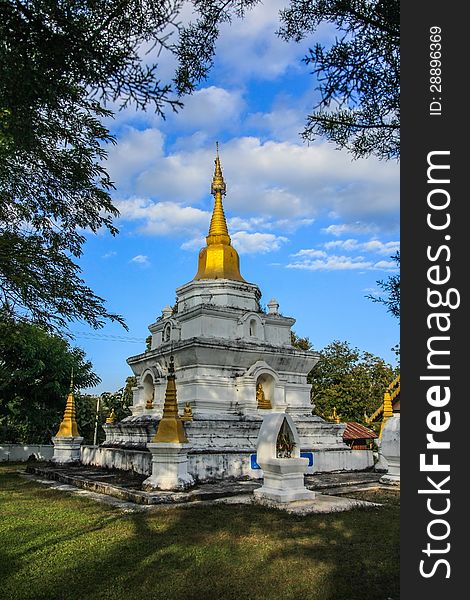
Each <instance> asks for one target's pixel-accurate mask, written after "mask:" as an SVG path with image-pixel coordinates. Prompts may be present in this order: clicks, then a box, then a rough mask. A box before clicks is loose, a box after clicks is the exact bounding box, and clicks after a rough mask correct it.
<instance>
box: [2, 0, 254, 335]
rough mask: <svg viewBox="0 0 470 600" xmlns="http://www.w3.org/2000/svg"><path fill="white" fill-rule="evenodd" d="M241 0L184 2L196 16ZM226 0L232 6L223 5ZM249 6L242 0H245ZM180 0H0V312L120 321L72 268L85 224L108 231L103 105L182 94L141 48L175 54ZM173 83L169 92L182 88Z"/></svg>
mask: <svg viewBox="0 0 470 600" xmlns="http://www.w3.org/2000/svg"><path fill="white" fill-rule="evenodd" d="M245 3H246V2H243V1H242V0H240V1H239V2H236V3H227V2H225V3H224V2H220V1H219V0H212V1H211V0H205V1H202V2H200V1H198V0H194V1H193V4H194V6H195V8H196V9H197V10H198V11H199V12H200V13H201V15H203V17H204V15H206V14H210V15H215V14H216V15H217V18H220V19H225V16H224V15H225V14H226V13H228V12H233V11H234V10H237V7H236V6H235V5H240V6H242V5H243V4H245ZM229 4H230V6H228V5H229ZM248 4H249V2H248ZM182 6H183V2H182V0H61V2H52V1H51V0H1V2H0V39H1V40H2V43H1V44H0V63H1V65H2V73H1V79H0V290H1V294H0V309H2V310H3V311H4V312H5V313H8V314H9V316H10V318H30V319H33V320H34V321H35V322H37V323H39V324H41V325H43V326H49V327H53V328H54V327H55V328H61V327H63V326H65V325H66V324H67V323H68V322H70V321H72V320H76V319H83V320H85V321H86V322H87V323H89V324H90V325H91V326H92V327H99V326H101V325H103V323H104V321H105V320H106V319H111V320H116V321H119V322H121V323H123V320H122V318H121V317H120V316H119V315H116V314H113V313H111V312H109V311H108V309H107V308H106V307H105V304H104V300H103V299H102V298H100V297H99V296H97V295H96V294H94V292H93V291H92V290H91V289H90V288H89V287H88V286H87V285H86V284H85V282H84V281H83V279H82V278H81V276H80V268H79V266H78V265H77V264H76V259H77V258H78V257H80V255H81V254H82V251H83V244H84V242H85V237H84V235H83V232H84V230H88V231H91V232H93V233H96V232H97V231H98V230H99V229H100V228H104V229H107V230H108V231H109V232H110V233H111V234H112V235H115V234H116V233H117V230H116V228H115V227H114V225H113V223H112V219H113V217H116V216H117V215H118V211H117V210H116V208H115V207H114V206H113V204H112V200H111V196H110V191H111V189H112V188H113V184H112V182H111V181H110V178H109V176H108V174H107V172H106V170H105V167H104V166H103V159H104V158H105V157H106V151H105V146H106V144H109V143H114V142H115V140H114V138H113V137H112V136H111V135H110V132H109V131H108V129H107V127H106V126H105V125H104V124H103V119H104V118H106V117H110V116H111V115H112V111H111V110H110V109H109V105H110V103H114V106H116V107H118V108H122V107H125V106H128V105H134V106H136V107H138V108H140V109H145V108H147V107H151V108H152V109H153V110H155V111H156V112H157V113H158V114H160V115H162V116H164V113H165V110H166V109H170V110H171V109H173V110H176V109H178V108H179V107H180V106H181V105H182V103H181V100H180V99H179V98H178V97H177V96H176V95H175V94H173V93H172V88H171V82H170V83H168V82H161V81H160V79H159V75H158V63H157V60H151V58H150V57H149V55H148V51H149V50H152V49H153V50H154V51H155V53H156V51H157V50H168V51H169V52H176V47H175V45H174V44H173V43H171V42H172V38H171V37H170V36H171V33H172V32H175V31H177V30H178V28H179V23H178V21H177V18H178V14H179V12H180V10H181V8H182ZM184 88H185V85H184V82H183V80H181V81H180V83H179V88H178V89H179V92H180V93H182V92H183V91H184Z"/></svg>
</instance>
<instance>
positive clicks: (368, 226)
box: [322, 221, 379, 237]
mask: <svg viewBox="0 0 470 600" xmlns="http://www.w3.org/2000/svg"><path fill="white" fill-rule="evenodd" d="M378 229H379V228H378V227H377V225H376V224H375V223H361V222H360V221H356V222H354V223H341V224H338V225H329V226H328V227H325V228H324V229H322V231H323V232H324V233H328V234H331V235H334V236H337V237H339V236H341V235H344V234H347V233H355V234H356V235H367V234H370V233H376V232H377V231H378Z"/></svg>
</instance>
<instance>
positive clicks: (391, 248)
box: [324, 239, 400, 256]
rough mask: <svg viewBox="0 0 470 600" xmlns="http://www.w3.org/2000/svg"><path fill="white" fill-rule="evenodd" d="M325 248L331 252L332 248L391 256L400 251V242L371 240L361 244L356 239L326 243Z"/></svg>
mask: <svg viewBox="0 0 470 600" xmlns="http://www.w3.org/2000/svg"><path fill="white" fill-rule="evenodd" d="M324 247H325V248H326V249H327V250H329V249H331V248H341V249H342V250H346V251H347V252H370V253H373V254H384V255H388V256H391V255H392V254H395V252H397V250H399V249H400V242H398V241H393V242H381V241H379V240H369V241H368V242H359V241H358V240H356V239H347V240H335V241H333V242H326V244H324Z"/></svg>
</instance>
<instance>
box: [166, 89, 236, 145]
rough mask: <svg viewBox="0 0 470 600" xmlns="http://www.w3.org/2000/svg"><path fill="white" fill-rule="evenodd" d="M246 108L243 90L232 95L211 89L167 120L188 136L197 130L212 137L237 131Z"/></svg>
mask: <svg viewBox="0 0 470 600" xmlns="http://www.w3.org/2000/svg"><path fill="white" fill-rule="evenodd" d="M243 108H244V101H243V98H242V92H241V90H230V91H229V90H226V89H224V88H221V87H216V86H213V85H211V86H209V87H204V88H201V89H200V90H197V91H196V92H194V94H192V95H191V96H187V97H185V99H184V109H183V110H181V111H179V112H178V113H176V114H173V115H171V116H169V119H168V120H169V122H170V124H171V125H172V126H173V127H177V128H181V129H183V130H184V132H185V135H188V133H190V132H192V131H194V130H195V129H196V130H202V131H203V132H204V135H205V136H211V135H214V133H216V132H218V131H220V130H221V129H232V128H233V127H236V126H237V125H238V123H239V120H240V113H241V111H242V109H243Z"/></svg>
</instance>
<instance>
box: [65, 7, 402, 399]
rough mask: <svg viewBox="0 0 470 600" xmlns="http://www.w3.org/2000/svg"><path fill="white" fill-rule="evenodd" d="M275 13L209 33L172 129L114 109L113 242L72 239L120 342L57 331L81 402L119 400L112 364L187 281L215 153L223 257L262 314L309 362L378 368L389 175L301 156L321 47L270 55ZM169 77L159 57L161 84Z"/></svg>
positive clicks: (255, 14)
mask: <svg viewBox="0 0 470 600" xmlns="http://www.w3.org/2000/svg"><path fill="white" fill-rule="evenodd" d="M283 4H284V2H280V1H277V0H273V1H271V2H269V3H266V5H264V6H263V5H260V6H258V7H256V8H255V9H254V10H253V11H252V12H251V13H249V14H248V16H247V18H246V19H245V20H244V21H240V22H238V21H234V22H233V23H232V25H228V24H227V25H224V27H223V29H222V31H221V35H220V39H219V41H218V44H217V54H216V60H215V65H214V68H213V70H212V71H211V75H210V78H209V79H208V80H207V81H206V82H205V83H204V84H203V85H201V86H200V88H199V89H198V90H197V91H196V92H195V93H194V94H193V95H192V96H191V97H188V98H186V99H185V108H184V109H183V110H182V111H180V112H179V113H178V114H168V115H167V119H166V120H162V119H161V118H159V117H157V116H156V115H155V114H153V113H144V112H136V111H135V110H134V109H126V110H125V111H122V112H120V113H118V114H116V117H115V119H114V120H113V121H110V122H109V123H108V125H109V127H110V129H111V131H112V132H113V133H114V134H115V135H116V137H117V139H118V144H117V146H116V147H113V148H108V150H109V155H108V160H107V169H108V171H109V173H110V175H111V177H112V179H113V181H114V182H115V185H116V190H115V192H113V199H114V201H115V204H116V206H117V207H118V208H119V210H120V213H121V216H120V218H119V219H118V220H117V221H116V224H117V226H118V227H119V230H120V234H119V235H118V236H117V237H115V238H113V237H112V236H110V235H109V234H107V233H104V232H103V233H102V234H98V235H95V236H92V235H89V236H87V243H86V245H85V253H84V256H83V258H82V260H81V261H80V266H81V267H82V269H83V276H84V278H85V280H86V282H87V284H88V285H90V286H91V287H92V289H93V290H94V291H95V293H97V294H99V295H101V296H102V297H104V298H105V299H106V300H107V307H108V308H109V310H111V311H113V312H118V313H119V314H122V315H123V316H124V317H125V319H126V322H127V324H128V326H129V332H125V331H124V330H123V329H122V328H121V327H120V326H118V325H112V324H108V325H106V326H105V327H104V328H103V329H102V330H98V331H97V332H96V331H93V330H91V329H89V328H88V327H87V326H86V325H83V324H80V323H77V324H74V325H73V327H72V328H71V331H72V333H73V334H74V335H75V340H74V343H75V344H76V345H79V346H80V347H82V348H83V349H84V350H85V352H86V354H87V357H88V358H89V359H90V360H91V361H92V362H93V365H94V368H95V371H96V372H97V373H98V375H99V376H100V377H101V378H102V384H101V385H99V386H98V387H97V388H95V389H94V391H95V392H101V391H112V390H115V389H118V388H119V387H121V386H122V385H123V383H124V381H125V378H126V377H127V376H129V375H131V374H132V373H131V370H130V368H129V367H128V365H127V364H126V358H127V357H128V356H131V355H133V354H138V353H140V352H142V351H143V350H144V348H145V342H144V340H145V338H146V336H147V335H148V333H149V332H148V325H149V324H150V323H152V322H154V321H155V319H156V318H157V317H158V316H159V315H160V314H161V310H162V308H163V307H164V306H166V305H167V304H173V303H174V300H175V288H176V287H178V286H180V285H182V284H184V283H186V282H188V281H190V280H191V279H192V278H193V277H194V275H195V273H196V270H197V253H198V250H199V249H200V248H201V247H202V246H203V245H204V236H205V235H206V234H207V229H208V226H209V220H210V215H211V210H212V202H213V198H212V196H211V195H210V183H211V179H212V174H213V166H214V156H215V142H216V140H218V141H219V148H220V157H221V162H222V168H223V173H224V177H225V180H226V183H227V196H226V197H225V200H224V207H225V213H226V216H227V220H228V225H229V231H230V234H231V237H232V243H233V245H234V246H235V247H236V248H237V250H238V252H239V254H240V262H241V272H242V275H243V276H244V278H245V279H246V280H248V281H250V282H253V283H256V284H258V285H259V287H260V288H261V292H262V294H263V296H262V300H261V302H262V304H264V305H266V304H267V303H268V302H269V300H270V299H271V298H273V297H275V298H276V299H277V300H278V301H279V303H280V311H281V312H282V313H283V314H285V315H288V316H292V317H294V318H295V319H297V322H296V324H295V326H294V330H295V331H296V333H297V334H299V335H301V336H308V337H309V338H310V340H311V341H312V343H313V345H314V348H315V349H317V350H319V349H321V348H322V347H324V346H325V345H326V344H328V343H330V342H331V341H333V340H335V339H339V340H347V341H348V342H350V343H351V344H352V345H354V346H357V347H359V348H360V349H361V350H367V351H369V352H371V353H373V354H376V355H378V356H381V357H383V358H384V359H385V360H387V361H389V362H392V363H394V360H395V356H394V354H393V352H392V351H391V348H392V346H394V345H395V344H396V343H397V342H398V336H399V328H398V322H397V320H396V319H394V318H392V317H391V316H390V315H389V314H388V313H387V312H386V310H385V308H384V307H382V306H381V305H378V304H374V303H372V302H371V301H370V300H368V299H367V298H365V296H366V295H367V294H369V293H375V292H377V285H376V281H377V280H381V279H386V278H387V276H389V275H390V274H392V273H396V270H395V264H394V262H393V261H391V260H390V256H391V255H392V254H394V253H395V251H396V250H397V249H398V240H399V168H398V164H397V163H395V162H384V161H378V160H376V159H375V158H369V159H366V160H356V161H353V160H352V159H351V157H350V155H348V154H347V153H346V152H342V151H339V150H337V149H335V147H334V146H333V145H332V144H329V143H327V142H326V141H324V140H321V139H318V140H316V141H315V142H314V143H311V144H309V145H307V144H306V143H305V142H303V141H302V140H301V138H300V135H299V133H300V132H301V131H302V129H303V125H304V121H305V116H306V115H307V114H308V112H309V111H310V110H311V108H312V106H313V105H314V104H315V101H316V99H317V93H316V92H315V83H316V82H315V80H314V78H313V77H312V76H311V75H310V74H309V68H308V67H307V66H306V65H305V64H303V63H302V62H301V59H302V57H303V56H304V55H305V53H306V51H307V49H308V47H309V44H310V45H312V44H313V43H314V42H315V41H323V42H326V41H327V40H328V37H329V36H331V34H332V31H331V30H328V29H326V28H325V29H322V30H321V31H320V32H319V34H318V35H317V36H316V38H315V40H312V39H310V40H306V41H305V42H304V43H301V44H294V43H292V44H287V43H285V42H283V41H281V40H280V39H279V38H277V36H276V35H275V31H276V28H277V27H278V16H277V11H278V9H279V8H281V7H282V6H283ZM185 18H188V15H187V14H186V15H185ZM173 69H174V61H173V59H172V58H171V57H168V56H163V57H162V58H161V73H162V75H163V76H164V77H165V76H171V73H172V70H173Z"/></svg>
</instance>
